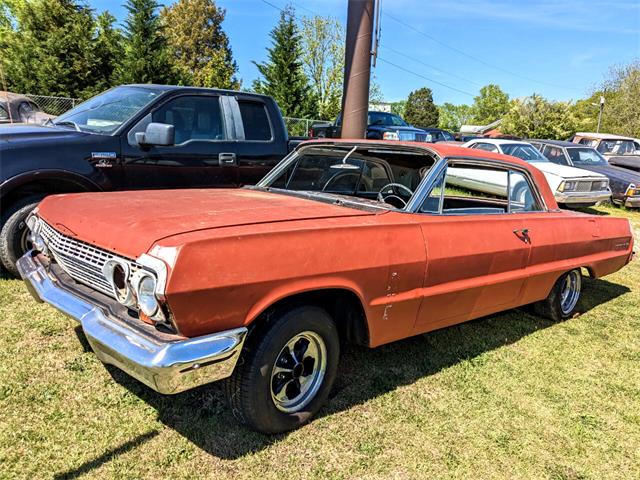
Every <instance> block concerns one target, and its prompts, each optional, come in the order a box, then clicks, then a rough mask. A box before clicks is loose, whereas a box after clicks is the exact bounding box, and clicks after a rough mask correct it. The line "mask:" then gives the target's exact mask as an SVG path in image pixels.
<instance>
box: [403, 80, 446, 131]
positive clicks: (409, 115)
mask: <svg viewBox="0 0 640 480" xmlns="http://www.w3.org/2000/svg"><path fill="white" fill-rule="evenodd" d="M404 116H405V120H406V121H407V122H409V123H410V124H412V125H416V126H418V127H436V126H437V125H438V108H437V107H436V105H435V104H434V103H433V93H432V92H431V89H430V88H427V87H423V88H420V89H418V90H416V91H414V92H411V93H410V94H409V98H407V105H406V106H405V109H404Z"/></svg>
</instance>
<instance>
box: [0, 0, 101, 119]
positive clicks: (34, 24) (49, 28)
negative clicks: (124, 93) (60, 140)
mask: <svg viewBox="0 0 640 480" xmlns="http://www.w3.org/2000/svg"><path fill="white" fill-rule="evenodd" d="M0 33H1V34H2V35H0V61H1V62H2V67H3V70H4V77H5V81H6V84H7V88H8V89H10V90H13V91H17V92H24V93H37V94H41V95H57V96H70V97H83V96H86V95H88V94H90V92H91V91H92V89H93V85H95V84H96V83H100V82H105V81H107V82H108V79H106V78H105V76H104V73H103V71H101V70H100V69H99V68H98V67H99V66H101V65H100V62H101V60H102V59H101V58H96V55H95V42H96V38H97V37H96V36H97V34H98V32H97V29H96V23H95V19H94V17H93V12H92V10H91V9H90V8H88V7H87V6H85V5H84V4H80V3H79V2H76V1H74V0H21V1H6V0H5V1H4V2H3V3H2V7H1V8H0ZM56 113H57V112H56Z"/></svg>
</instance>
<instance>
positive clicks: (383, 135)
mask: <svg viewBox="0 0 640 480" xmlns="http://www.w3.org/2000/svg"><path fill="white" fill-rule="evenodd" d="M367 121H368V126H367V138H369V139H374V140H401V141H408V142H432V141H433V137H432V136H431V135H430V134H429V133H427V132H426V131H425V130H423V129H420V128H416V127H413V126H411V125H409V124H408V123H407V122H405V121H404V120H403V119H402V118H401V117H400V116H398V115H396V114H394V113H388V112H374V111H370V112H369V114H368V119H367ZM341 133H342V115H338V118H336V122H335V124H333V125H332V124H330V123H316V124H314V125H312V126H311V129H310V130H309V136H310V137H315V138H340V136H341Z"/></svg>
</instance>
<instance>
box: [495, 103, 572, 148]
mask: <svg viewBox="0 0 640 480" xmlns="http://www.w3.org/2000/svg"><path fill="white" fill-rule="evenodd" d="M576 125H577V122H576V118H575V116H574V115H573V112H572V105H571V104H570V103H568V102H550V101H548V100H546V99H545V98H544V97H542V96H540V95H536V94H534V95H532V96H531V97H527V98H525V99H523V100H513V101H512V102H511V107H510V109H509V112H507V114H506V115H505V116H503V117H502V122H501V123H500V131H501V132H502V133H505V134H508V135H516V136H519V137H524V138H548V139H552V140H565V139H566V138H567V137H569V136H570V135H571V134H573V133H575V131H576Z"/></svg>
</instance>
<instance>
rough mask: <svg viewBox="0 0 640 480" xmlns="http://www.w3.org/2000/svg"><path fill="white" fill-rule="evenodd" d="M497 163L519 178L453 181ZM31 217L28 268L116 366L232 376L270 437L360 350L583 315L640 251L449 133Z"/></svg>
mask: <svg viewBox="0 0 640 480" xmlns="http://www.w3.org/2000/svg"><path fill="white" fill-rule="evenodd" d="M477 170H486V171H488V173H489V174H490V176H492V177H504V182H503V184H504V185H505V186H506V187H505V188H504V191H496V192H494V193H493V194H492V195H488V194H486V193H478V192H482V191H483V189H482V188H478V191H474V188H473V184H472V183H471V182H469V183H467V184H466V187H465V188H464V189H463V188H461V187H459V186H455V187H452V186H450V185H449V184H448V179H449V176H450V175H451V174H452V172H455V176H456V178H460V176H464V175H465V172H468V173H469V178H476V179H477V178H478V177H480V176H479V175H474V174H473V172H474V171H477ZM476 173H477V172H476ZM458 183H459V182H458ZM516 192H517V195H516ZM27 223H28V226H29V228H30V230H31V244H32V245H33V249H32V250H31V251H30V252H28V253H27V254H26V255H25V256H23V257H22V258H21V259H20V260H19V262H18V268H19V270H20V272H21V275H22V277H23V278H24V280H25V282H26V284H27V286H28V288H29V289H30V291H31V293H32V294H33V296H34V297H35V298H36V300H38V301H44V302H48V303H49V304H51V305H53V306H54V307H56V308H58V309H59V310H61V311H62V312H64V313H66V314H68V315H69V316H71V317H72V318H74V319H76V320H77V321H78V322H80V323H81V325H82V328H83V330H84V334H85V335H86V338H87V339H88V341H89V343H90V345H91V347H92V348H93V350H94V351H95V353H96V355H97V356H98V358H99V359H100V360H101V361H103V362H105V363H107V364H112V365H115V366H117V367H118V368H120V369H122V370H123V371H125V372H127V373H128V374H129V375H131V376H132V377H135V378H136V379H138V380H139V381H141V382H143V383H145V384H146V385H148V386H149V387H151V388H153V389H155V390H157V391H158V392H161V393H165V394H171V393H177V392H181V391H183V390H187V389H190V388H192V387H196V386H199V385H203V384H206V383H209V382H213V381H216V380H222V379H225V382H226V386H225V389H226V393H227V397H228V401H229V403H230V405H231V408H232V411H233V414H234V415H235V416H236V417H237V418H238V419H239V420H240V421H241V422H243V423H244V424H246V425H248V426H249V427H250V428H253V429H255V430H258V431H262V432H267V433H275V432H283V431H287V430H290V429H293V428H296V427H298V426H300V425H301V424H303V423H304V422H306V421H308V420H309V419H310V418H311V417H312V416H313V415H314V414H315V413H317V412H318V410H319V409H320V408H321V407H322V405H323V404H324V403H325V402H326V401H327V398H328V396H329V392H330V390H331V387H332V384H333V382H334V379H335V378H336V375H337V374H338V362H339V357H340V349H341V345H345V344H348V343H349V342H351V343H355V344H360V345H365V346H368V347H377V346H379V345H382V344H386V343H389V342H393V341H395V340H400V339H403V338H406V337H409V336H412V335H417V334H422V333H425V332H429V331H432V330H435V329H439V328H443V327H447V326H450V325H454V324H457V323H460V322H465V321H468V320H472V319H475V318H479V317H482V316H485V315H490V314H493V313H496V312H499V311H503V310H507V309H512V308H515V307H519V306H522V305H526V304H534V306H535V310H536V311H537V312H538V313H539V314H541V315H544V316H546V317H548V318H550V319H552V320H555V321H560V320H563V319H568V318H571V317H573V316H574V315H575V314H576V313H578V312H579V305H580V304H579V302H578V300H579V297H580V294H581V285H582V275H583V272H584V274H588V275H589V276H591V277H596V278H597V277H601V276H603V275H607V274H610V273H612V272H615V271H617V270H618V269H620V268H622V267H623V266H624V265H625V264H627V263H628V262H630V261H631V259H632V256H633V236H632V233H631V228H630V224H629V222H628V221H627V220H626V219H622V218H612V217H603V216H592V215H588V214H584V213H579V212H570V211H563V210H560V209H558V206H557V204H556V201H555V199H554V196H553V193H552V192H551V191H550V189H549V186H548V184H547V182H546V180H545V178H544V176H543V174H542V172H540V171H539V170H537V169H536V168H534V167H532V166H531V165H529V164H527V163H526V162H523V161H520V160H518V159H516V158H514V157H509V156H505V155H501V154H494V153H490V152H486V151H482V150H470V149H466V148H459V147H456V146H451V145H445V144H420V143H400V142H381V141H359V140H351V141H349V140H330V141H329V140H324V141H313V142H307V143H304V144H302V145H301V146H300V147H298V148H297V149H296V150H295V151H294V152H292V153H291V154H289V155H288V156H287V157H286V158H284V159H283V160H282V161H281V163H279V164H278V166H277V167H276V168H275V169H274V170H272V171H271V172H270V173H269V174H268V175H267V176H266V177H265V178H264V179H263V180H262V181H261V182H260V183H258V184H257V185H256V186H254V187H247V188H243V189H228V190H211V189H200V190H195V189H194V190H180V191H137V192H109V193H84V194H63V195H55V196H51V197H47V198H46V199H45V200H43V201H42V203H41V204H40V205H39V207H38V208H37V209H36V211H35V212H34V213H33V214H32V215H31V216H30V217H29V219H28V222H27Z"/></svg>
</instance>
